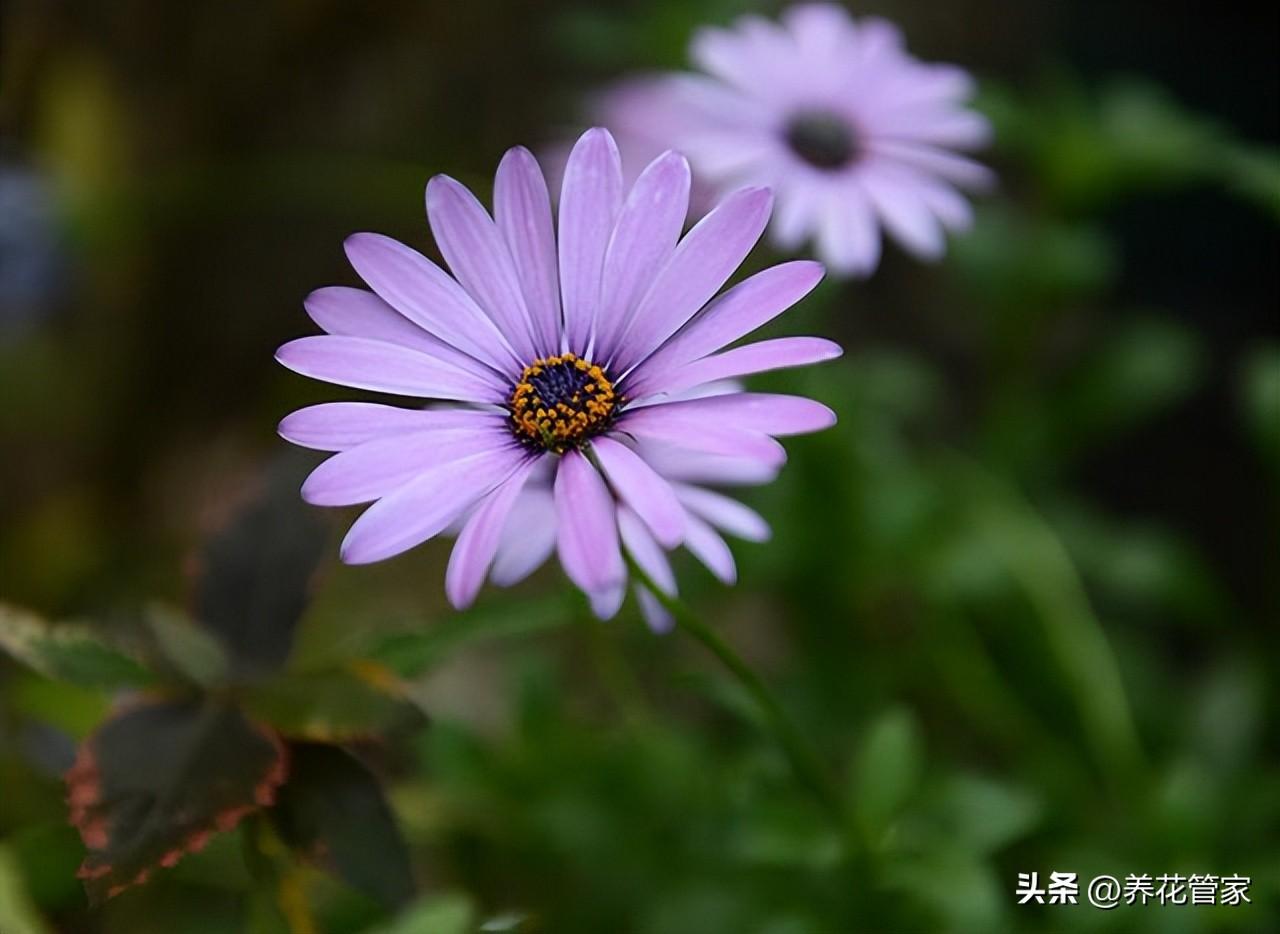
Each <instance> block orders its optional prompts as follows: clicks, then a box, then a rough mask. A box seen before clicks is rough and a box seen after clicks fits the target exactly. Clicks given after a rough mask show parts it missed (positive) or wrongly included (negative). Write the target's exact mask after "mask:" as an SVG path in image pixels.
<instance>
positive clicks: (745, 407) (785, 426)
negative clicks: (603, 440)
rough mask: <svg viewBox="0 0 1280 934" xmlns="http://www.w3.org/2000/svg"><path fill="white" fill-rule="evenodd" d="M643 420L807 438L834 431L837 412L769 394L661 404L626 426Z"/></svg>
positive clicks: (644, 410)
mask: <svg viewBox="0 0 1280 934" xmlns="http://www.w3.org/2000/svg"><path fill="white" fill-rule="evenodd" d="M642 416H647V418H649V419H651V420H655V421H657V420H676V421H681V422H685V421H688V422H696V423H701V424H708V425H719V426H722V427H724V428H726V429H732V430H736V431H751V432H761V433H764V434H766V435H800V434H807V433H808V432H811V431H821V430H822V429H824V428H830V427H831V426H832V425H834V424H835V423H836V414H835V412H832V411H831V410H830V409H829V408H827V407H826V406H825V405H823V404H822V403H821V402H815V401H813V400H812V399H806V398H804V397H803V396H786V395H778V394H776V393H767V392H737V393H731V394H729V395H723V396H710V397H708V398H705V399H690V400H688V401H684V402H664V403H659V404H656V405H651V406H646V407H645V408H642V409H639V410H636V411H635V412H634V414H632V413H628V414H626V415H625V416H624V417H623V422H622V424H624V425H626V427H627V429H628V430H631V426H632V424H633V422H634V421H635V420H636V419H638V418H640V417H642ZM702 450H705V449H702Z"/></svg>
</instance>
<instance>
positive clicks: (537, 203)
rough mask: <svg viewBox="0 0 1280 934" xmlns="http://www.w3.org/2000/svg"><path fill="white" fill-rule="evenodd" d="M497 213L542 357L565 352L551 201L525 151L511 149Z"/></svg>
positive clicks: (498, 185)
mask: <svg viewBox="0 0 1280 934" xmlns="http://www.w3.org/2000/svg"><path fill="white" fill-rule="evenodd" d="M493 213H494V219H495V220H496V221H497V224H498V229H499V230H500V231H502V235H503V237H504V238H505V239H506V241H507V249H509V250H510V251H511V258H512V260H513V261H514V262H515V266H516V272H517V273H518V274H519V276H520V287H521V290H522V291H523V292H524V298H525V304H526V306H527V307H528V309H529V316H530V318H531V319H532V323H533V333H534V338H535V340H536V342H537V350H538V356H539V357H545V356H548V355H550V354H555V353H557V352H558V351H559V350H560V275H559V272H558V270H557V268H556V263H557V260H556V231H555V222H554V221H553V220H552V216H551V196H550V194H549V193H548V192H547V183H546V180H545V179H544V178H543V176H542V169H541V168H539V166H538V162H537V160H536V159H534V157H533V154H532V153H531V152H529V150H527V149H525V148H524V147H523V146H517V147H516V148H514V149H511V150H508V151H507V154H506V155H505V156H504V157H503V159H502V162H501V163H500V164H499V165H498V174H497V176H496V178H495V179H494V183H493Z"/></svg>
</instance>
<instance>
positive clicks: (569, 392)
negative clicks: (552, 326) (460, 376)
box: [510, 353, 619, 454]
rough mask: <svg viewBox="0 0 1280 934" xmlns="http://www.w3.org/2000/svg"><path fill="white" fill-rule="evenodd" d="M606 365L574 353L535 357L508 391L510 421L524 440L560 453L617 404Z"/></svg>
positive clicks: (603, 421)
mask: <svg viewBox="0 0 1280 934" xmlns="http://www.w3.org/2000/svg"><path fill="white" fill-rule="evenodd" d="M618 401H619V400H618V397H617V396H616V395H615V394H614V391H613V383H611V382H609V378H608V377H607V376H605V374H604V370H602V369H601V368H600V367H599V366H597V365H596V364H594V363H592V362H591V361H590V360H583V359H582V358H581V357H579V356H578V355H577V354H572V353H565V354H561V355H559V356H556V357H544V358H542V359H540V360H534V361H533V362H532V363H531V364H529V365H528V366H527V367H525V368H524V372H523V373H522V374H520V381H519V382H518V383H517V384H516V388H515V390H514V391H513V392H512V393H511V402H510V409H511V425H512V427H513V429H514V430H515V432H516V434H517V435H518V436H520V437H521V439H522V440H524V441H527V442H530V443H533V444H536V445H537V446H538V447H540V448H543V449H544V450H548V451H555V452H556V453H557V454H560V453H563V452H564V451H566V450H568V449H569V448H571V447H575V446H577V445H579V444H581V443H582V442H583V441H586V440H587V439H588V438H590V437H592V436H593V435H595V434H598V433H599V432H600V431H602V430H604V429H605V428H606V427H608V425H609V422H610V421H611V420H612V418H613V414H614V410H615V408H616V407H617V405H618Z"/></svg>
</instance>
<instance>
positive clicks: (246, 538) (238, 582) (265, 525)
mask: <svg viewBox="0 0 1280 934" xmlns="http://www.w3.org/2000/svg"><path fill="white" fill-rule="evenodd" d="M300 481H301V472H300V471H299V470H298V469H297V465H296V463H294V462H292V461H289V462H282V463H280V464H278V465H276V467H275V468H273V469H272V470H271V471H270V473H269V475H268V477H267V481H266V484H265V486H264V489H263V491H262V493H261V495H259V496H258V497H257V498H256V499H255V500H253V501H252V502H251V503H249V504H248V506H246V507H245V508H244V509H243V510H242V511H241V512H240V513H239V514H238V515H237V516H236V517H235V519H234V520H233V521H232V522H231V524H230V525H229V526H227V528H226V529H224V530H223V531H222V532H221V533H220V534H218V535H216V536H215V537H214V538H212V539H211V540H210V541H209V543H208V544H207V545H206V546H205V548H204V550H203V552H202V553H201V559H200V573H199V575H198V578H197V583H196V593H195V606H194V615H195V617H196V618H197V619H198V620H199V621H200V622H201V623H202V624H203V625H204V626H206V627H208V628H209V629H210V630H211V631H212V632H214V633H216V634H217V635H218V638H219V639H221V641H222V643H223V645H224V646H225V647H226V649H227V654H228V655H229V656H230V660H231V664H232V668H233V670H234V671H235V672H236V673H237V674H241V675H259V674H263V673H268V672H271V671H275V670H276V669H278V668H279V667H280V666H281V665H283V664H284V661H285V659H286V658H287V657H288V655H289V651H290V649H291V648H292V647H293V637H294V631H295V630H296V628H297V625H298V620H299V619H300V618H301V617H302V613H303V610H304V609H305V608H306V605H307V600H308V591H309V586H310V581H311V577H312V575H313V574H314V573H315V570H316V567H317V566H318V564H319V562H320V557H321V555H323V554H324V549H325V543H326V535H325V530H324V526H323V525H322V524H321V522H320V520H319V518H318V516H317V515H316V512H315V510H313V509H310V508H309V507H307V505H306V504H305V503H303V502H302V500H301V498H300V497H299V495H298V486H299V484H300Z"/></svg>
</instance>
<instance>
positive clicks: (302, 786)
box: [271, 743, 415, 906]
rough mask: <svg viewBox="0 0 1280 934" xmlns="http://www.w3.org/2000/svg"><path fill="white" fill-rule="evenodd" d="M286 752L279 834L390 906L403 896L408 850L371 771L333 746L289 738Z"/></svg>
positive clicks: (407, 886) (407, 895)
mask: <svg viewBox="0 0 1280 934" xmlns="http://www.w3.org/2000/svg"><path fill="white" fill-rule="evenodd" d="M289 760H290V763H291V766H290V776H289V781H288V783H287V784H286V785H285V786H284V787H283V788H282V789H281V791H280V796H279V800H278V801H277V804H276V807H275V808H274V809H273V810H272V811H271V816H272V819H273V820H274V821H275V824H276V828H277V829H278V831H279V833H280V836H281V838H282V839H283V840H284V841H285V842H286V843H288V844H289V845H290V846H292V847H294V848H295V849H297V850H299V851H301V852H302V854H303V855H304V856H306V857H307V858H309V859H311V860H313V861H315V862H316V863H318V864H320V865H321V866H323V867H325V868H326V869H328V870H330V871H331V872H333V873H334V874H335V875H337V876H338V877H339V878H340V879H342V880H343V881H345V882H347V883H348V884H349V885H351V886H352V887H353V888H356V889H359V890H360V891H362V892H365V893H366V894H368V895H371V896H373V897H374V898H377V899H379V900H380V901H382V902H385V903H386V904H388V905H392V906H398V905H403V904H404V903H406V902H407V901H409V899H411V898H412V897H413V894H414V889H415V885H414V881H413V867H412V866H411V865H410V862H409V850H408V847H406V845H405V842H404V839H403V837H401V835H400V829H399V828H398V827H397V826H396V822H395V818H394V817H393V816H392V813H391V809H390V808H389V807H388V806H387V802H386V799H385V798H384V797H383V794H382V788H381V787H380V786H379V784H378V780H377V778H375V777H374V775H373V774H372V773H371V772H370V771H369V770H368V769H367V768H365V766H364V764H363V763H361V762H360V761H359V760H358V759H356V758H355V757H354V756H352V755H351V754H350V753H348V752H346V751H344V750H342V749H339V748H337V747H336V746H326V745H321V744H316V743H295V744H292V745H291V746H290V747H289Z"/></svg>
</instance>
